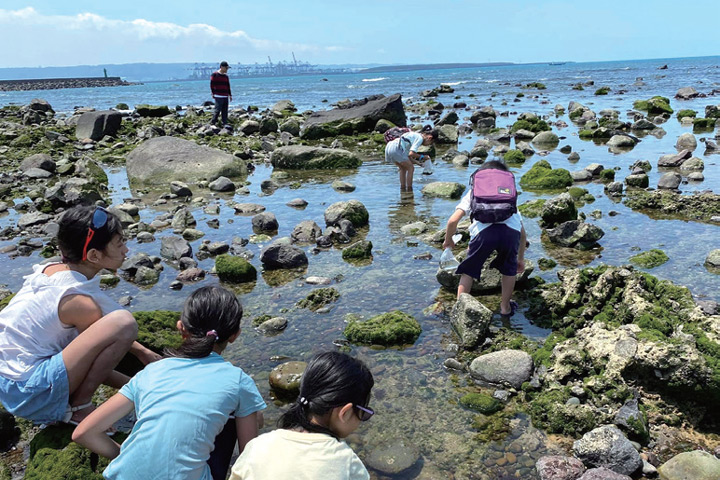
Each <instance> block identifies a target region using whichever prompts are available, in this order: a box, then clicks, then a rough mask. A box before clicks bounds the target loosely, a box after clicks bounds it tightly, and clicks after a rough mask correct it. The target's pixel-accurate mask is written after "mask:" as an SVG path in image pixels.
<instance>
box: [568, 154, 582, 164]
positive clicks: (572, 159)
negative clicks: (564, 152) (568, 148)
mask: <svg viewBox="0 0 720 480" xmlns="http://www.w3.org/2000/svg"><path fill="white" fill-rule="evenodd" d="M578 160H580V154H579V153H577V152H572V153H571V154H570V155H568V161H570V162H577V161H578Z"/></svg>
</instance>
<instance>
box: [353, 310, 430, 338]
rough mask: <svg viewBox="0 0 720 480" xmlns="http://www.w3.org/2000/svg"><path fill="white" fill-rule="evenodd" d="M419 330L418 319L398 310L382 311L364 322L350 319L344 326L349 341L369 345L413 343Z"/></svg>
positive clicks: (418, 334) (420, 329) (420, 330)
mask: <svg viewBox="0 0 720 480" xmlns="http://www.w3.org/2000/svg"><path fill="white" fill-rule="evenodd" d="M421 332H422V328H421V327H420V324H419V323H418V321H417V320H415V318H414V317H412V316H411V315H408V314H407V313H404V312H401V311H400V310H395V311H393V312H388V313H383V314H380V315H377V316H375V317H372V318H371V319H369V320H366V321H364V322H359V321H351V322H350V323H349V324H348V326H347V327H346V328H345V336H346V337H347V339H348V340H349V341H351V342H352V343H360V344H370V345H373V344H375V345H404V344H409V343H415V340H417V338H418V337H419V336H420V333H421Z"/></svg>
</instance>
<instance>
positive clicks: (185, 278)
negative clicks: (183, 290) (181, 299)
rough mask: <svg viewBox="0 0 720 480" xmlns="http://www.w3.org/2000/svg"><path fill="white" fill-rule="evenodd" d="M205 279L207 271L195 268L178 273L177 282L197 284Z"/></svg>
mask: <svg viewBox="0 0 720 480" xmlns="http://www.w3.org/2000/svg"><path fill="white" fill-rule="evenodd" d="M203 278H205V270H203V269H202V268H197V267H194V268H188V269H187V270H183V271H182V272H180V273H178V275H177V277H175V280H177V281H179V282H196V281H198V280H202V279H203Z"/></svg>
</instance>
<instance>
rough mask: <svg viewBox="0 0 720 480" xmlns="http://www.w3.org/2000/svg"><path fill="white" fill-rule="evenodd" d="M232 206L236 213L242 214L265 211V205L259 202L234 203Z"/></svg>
mask: <svg viewBox="0 0 720 480" xmlns="http://www.w3.org/2000/svg"><path fill="white" fill-rule="evenodd" d="M232 207H233V209H234V210H235V213H239V214H241V215H255V214H256V213H260V212H264V211H265V207H264V206H263V205H260V204H257V203H234V204H233V205H232Z"/></svg>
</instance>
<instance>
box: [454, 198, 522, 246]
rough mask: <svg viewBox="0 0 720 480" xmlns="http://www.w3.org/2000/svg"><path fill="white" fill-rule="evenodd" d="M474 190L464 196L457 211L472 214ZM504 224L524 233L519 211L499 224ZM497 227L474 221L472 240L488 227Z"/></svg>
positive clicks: (471, 228) (471, 225)
mask: <svg viewBox="0 0 720 480" xmlns="http://www.w3.org/2000/svg"><path fill="white" fill-rule="evenodd" d="M471 196H472V189H470V190H469V191H468V192H467V193H466V194H465V196H463V198H462V200H460V203H458V205H457V207H455V209H456V210H457V209H460V210H462V211H463V212H465V214H466V215H467V214H468V213H470V202H471V200H472V197H471ZM498 223H502V224H504V225H507V226H508V227H510V228H512V229H513V230H516V231H518V232H520V231H522V215H520V211H519V210H518V211H517V212H515V213H514V214H513V216H512V217H510V218H508V219H507V220H505V221H504V222H498ZM491 225H495V224H494V223H480V222H478V221H477V220H473V222H472V224H470V230H469V232H470V238H474V237H475V235H477V234H478V233H480V232H482V231H483V230H485V229H486V228H487V227H489V226H491Z"/></svg>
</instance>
